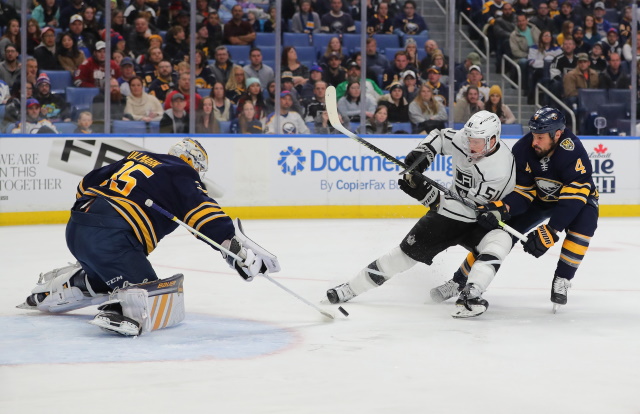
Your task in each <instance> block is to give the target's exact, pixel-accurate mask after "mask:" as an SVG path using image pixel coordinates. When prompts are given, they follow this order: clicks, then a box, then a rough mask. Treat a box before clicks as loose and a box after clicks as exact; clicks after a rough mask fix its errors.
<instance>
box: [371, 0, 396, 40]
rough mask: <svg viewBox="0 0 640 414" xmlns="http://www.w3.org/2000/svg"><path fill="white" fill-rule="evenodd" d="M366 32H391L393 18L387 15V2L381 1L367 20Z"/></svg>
mask: <svg viewBox="0 0 640 414" xmlns="http://www.w3.org/2000/svg"><path fill="white" fill-rule="evenodd" d="M367 33H368V34H369V36H371V35H374V34H393V20H392V19H391V18H390V17H389V3H387V2H384V1H381V2H380V3H378V9H377V10H376V12H375V14H374V15H373V16H371V17H370V18H369V20H368V21H367Z"/></svg>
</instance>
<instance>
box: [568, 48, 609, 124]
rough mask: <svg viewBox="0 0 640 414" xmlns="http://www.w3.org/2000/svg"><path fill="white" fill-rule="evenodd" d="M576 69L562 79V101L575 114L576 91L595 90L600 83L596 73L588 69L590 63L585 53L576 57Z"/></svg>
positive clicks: (576, 107)
mask: <svg viewBox="0 0 640 414" xmlns="http://www.w3.org/2000/svg"><path fill="white" fill-rule="evenodd" d="M576 57H577V60H578V67H576V68H575V69H573V70H572V71H570V72H569V73H567V74H566V75H565V76H564V78H563V79H562V82H563V85H564V100H565V102H566V103H567V104H568V105H569V107H571V108H573V111H574V112H576V111H577V109H578V91H579V90H580V89H597V88H598V86H599V84H600V82H599V80H598V72H596V71H595V70H593V69H591V68H589V65H590V64H591V61H590V60H589V56H588V55H587V54H586V53H580V54H579V55H577V56H576Z"/></svg>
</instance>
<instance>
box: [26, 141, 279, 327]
mask: <svg viewBox="0 0 640 414" xmlns="http://www.w3.org/2000/svg"><path fill="white" fill-rule="evenodd" d="M208 165H209V157H208V155H207V152H206V151H205V149H204V148H203V147H202V145H200V143H199V142H198V141H196V140H194V139H188V138H185V139H182V140H181V141H179V142H177V143H176V144H175V145H173V146H172V147H171V148H170V150H169V154H155V153H151V152H144V151H133V152H131V153H129V154H128V155H127V156H126V157H125V158H124V159H122V160H120V161H117V162H115V163H113V164H110V165H107V166H104V167H102V168H99V169H96V170H94V171H91V172H90V173H89V174H87V175H86V176H85V177H84V178H83V179H82V180H81V181H80V184H79V185H78V188H77V194H76V202H75V204H74V205H73V207H72V209H71V218H70V220H69V222H68V224H67V228H66V240H67V246H68V247H69V250H70V251H71V253H72V254H73V255H74V257H75V258H76V259H77V260H78V263H76V264H72V265H70V266H66V267H63V268H60V269H55V270H52V271H50V272H47V273H45V274H41V275H40V279H39V281H38V283H37V285H36V287H35V288H34V289H33V290H32V292H31V295H29V296H28V297H27V299H26V301H25V302H24V303H23V304H22V305H18V308H23V309H34V310H39V311H42V312H48V313H61V312H67V311H71V310H74V309H79V308H83V307H86V306H91V305H101V306H100V307H99V310H100V312H99V313H98V314H97V315H96V317H95V318H94V319H93V320H92V321H91V323H92V324H94V325H97V326H99V327H100V328H103V329H105V330H107V331H112V332H116V333H119V334H122V335H130V336H135V335H139V334H141V333H143V332H149V331H153V330H156V329H161V328H167V327H170V326H173V325H175V324H177V323H179V322H181V321H182V320H183V319H184V317H185V312H184V293H183V279H184V276H183V275H182V274H177V275H174V276H172V277H171V278H168V279H161V280H160V279H158V276H157V275H156V272H155V271H154V269H153V267H152V266H151V263H150V262H149V260H148V259H147V256H148V255H149V254H150V253H151V252H152V251H153V250H154V249H155V248H156V246H157V245H158V243H159V242H160V240H161V239H162V238H163V237H164V236H166V235H167V234H169V233H171V232H172V231H173V230H175V229H176V227H177V226H178V225H177V224H176V223H175V222H173V221H171V220H169V219H167V218H166V217H164V216H162V215H161V214H160V213H158V212H156V211H155V210H153V209H151V208H148V207H146V206H145V201H146V200H147V199H151V200H153V201H154V202H155V203H157V204H159V205H160V206H162V207H164V208H165V209H167V210H169V211H171V212H172V213H173V214H175V215H176V217H178V218H180V219H181V220H182V221H183V222H185V223H187V224H189V225H190V226H191V227H193V228H195V229H196V230H199V231H200V232H202V233H203V234H205V235H206V236H207V237H209V238H210V239H212V240H214V241H215V242H217V243H219V244H221V245H222V246H223V247H225V248H226V249H228V250H229V251H231V252H232V253H234V254H235V255H237V256H239V257H240V258H242V261H238V260H235V259H233V258H232V257H231V256H230V255H225V254H224V253H223V257H224V258H225V259H226V261H227V262H228V263H229V265H230V266H231V267H232V268H234V269H235V270H236V271H237V272H238V273H239V274H240V276H241V277H242V278H243V279H245V280H247V281H250V280H252V279H253V278H254V277H255V276H257V275H259V274H263V273H265V272H269V271H272V272H277V271H278V270H280V269H279V264H278V262H277V259H276V258H275V256H273V255H271V254H270V253H268V252H267V251H265V250H264V249H262V248H261V247H260V246H258V245H256V244H255V243H254V242H253V241H252V240H251V239H248V238H247V237H246V236H245V235H244V234H243V233H242V230H241V228H240V224H239V221H237V220H236V221H235V222H232V220H231V219H230V218H229V216H227V215H226V214H225V213H224V211H223V210H222V209H221V208H220V206H219V205H218V203H217V202H216V201H215V200H213V199H212V198H210V197H209V196H208V195H207V191H206V189H205V186H204V184H203V183H202V181H201V176H200V174H204V173H205V172H206V171H207V169H208Z"/></svg>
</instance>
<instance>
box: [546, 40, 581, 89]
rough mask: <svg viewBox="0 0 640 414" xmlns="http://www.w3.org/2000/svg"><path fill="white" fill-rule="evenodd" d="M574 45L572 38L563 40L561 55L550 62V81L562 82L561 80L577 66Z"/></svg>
mask: <svg viewBox="0 0 640 414" xmlns="http://www.w3.org/2000/svg"><path fill="white" fill-rule="evenodd" d="M575 49H576V43H575V42H574V40H573V38H571V37H569V38H567V39H565V41H564V43H563V44H562V54H561V55H558V56H556V58H555V59H553V62H551V79H553V80H556V81H558V80H560V81H561V80H562V78H563V77H564V76H565V75H566V74H567V73H569V72H570V71H571V70H573V68H575V67H576V66H577V64H578V61H577V60H576V57H575V53H574V51H575Z"/></svg>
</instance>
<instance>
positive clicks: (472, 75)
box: [456, 65, 489, 115]
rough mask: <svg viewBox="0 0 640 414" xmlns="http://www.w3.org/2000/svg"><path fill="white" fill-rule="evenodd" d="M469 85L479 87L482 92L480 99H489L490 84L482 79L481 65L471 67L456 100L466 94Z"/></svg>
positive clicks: (483, 100) (484, 100)
mask: <svg viewBox="0 0 640 414" xmlns="http://www.w3.org/2000/svg"><path fill="white" fill-rule="evenodd" d="M469 86H475V87H476V88H478V91H479V92H480V100H481V101H482V102H487V100H488V99H489V86H488V85H487V82H485V81H483V80H482V71H481V70H480V67H479V66H475V65H474V66H471V67H470V68H469V76H468V77H467V80H466V82H464V83H463V84H462V86H461V87H460V90H459V91H458V94H457V95H456V101H457V100H459V99H460V98H462V97H463V96H464V93H465V91H466V90H467V88H468V87H469ZM472 115H473V114H472Z"/></svg>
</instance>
